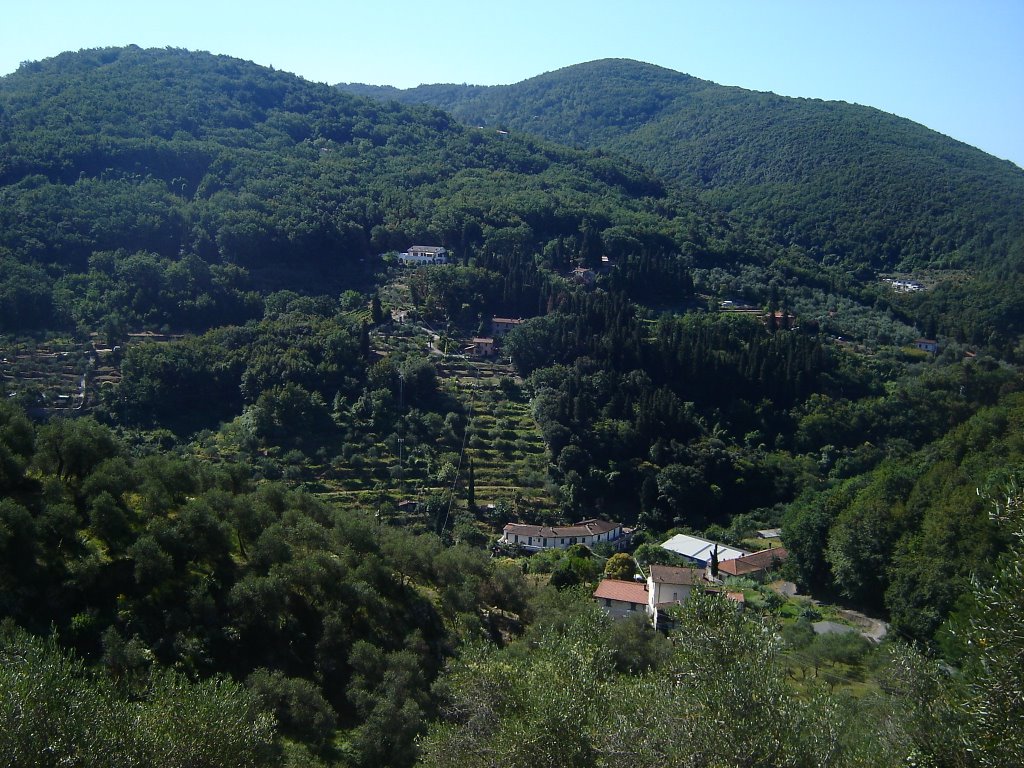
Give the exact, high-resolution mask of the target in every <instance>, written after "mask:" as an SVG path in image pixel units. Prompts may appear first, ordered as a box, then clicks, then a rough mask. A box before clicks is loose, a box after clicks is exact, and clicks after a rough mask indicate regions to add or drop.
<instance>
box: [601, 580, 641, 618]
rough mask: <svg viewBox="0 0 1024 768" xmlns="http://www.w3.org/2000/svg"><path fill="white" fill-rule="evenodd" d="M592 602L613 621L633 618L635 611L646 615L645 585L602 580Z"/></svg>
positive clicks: (636, 582)
mask: <svg viewBox="0 0 1024 768" xmlns="http://www.w3.org/2000/svg"><path fill="white" fill-rule="evenodd" d="M594 600H595V601H596V602H597V604H598V605H600V606H601V607H602V608H603V609H604V612H605V613H607V614H608V615H609V616H611V617H612V618H613V619H625V618H627V617H629V616H635V615H636V613H637V611H643V612H644V615H647V603H648V600H647V584H646V583H645V582H642V581H623V580H621V579H602V580H601V583H600V584H598V585H597V589H595V590H594Z"/></svg>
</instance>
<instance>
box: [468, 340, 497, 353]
mask: <svg viewBox="0 0 1024 768" xmlns="http://www.w3.org/2000/svg"><path fill="white" fill-rule="evenodd" d="M466 354H468V355H472V356H473V357H491V356H492V355H493V354H494V339H490V338H475V339H472V340H471V341H470V345H469V346H468V347H466Z"/></svg>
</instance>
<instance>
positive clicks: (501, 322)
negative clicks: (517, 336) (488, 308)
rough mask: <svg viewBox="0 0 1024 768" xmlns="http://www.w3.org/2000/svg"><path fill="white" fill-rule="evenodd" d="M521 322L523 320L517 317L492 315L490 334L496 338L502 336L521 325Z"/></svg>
mask: <svg viewBox="0 0 1024 768" xmlns="http://www.w3.org/2000/svg"><path fill="white" fill-rule="evenodd" d="M523 322H524V321H523V320H522V319H521V318H518V317H492V318H491V335H492V336H493V337H494V338H496V339H501V338H504V337H505V336H507V335H508V333H509V332H510V331H514V330H515V329H516V328H518V327H519V326H520V325H522V324H523Z"/></svg>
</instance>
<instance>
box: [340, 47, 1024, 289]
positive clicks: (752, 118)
mask: <svg viewBox="0 0 1024 768" xmlns="http://www.w3.org/2000/svg"><path fill="white" fill-rule="evenodd" d="M339 87H343V88H348V89H351V88H352V87H351V86H339ZM363 92H364V93H366V94H367V95H374V93H372V92H371V91H365V90H364V91H363ZM375 95H376V97H377V98H393V99H398V100H400V101H401V102H402V103H426V104H430V105H432V106H436V107H439V108H441V109H444V110H446V111H448V112H450V113H451V114H452V115H453V116H454V117H455V118H456V119H459V120H461V121H462V122H464V123H466V124H484V125H494V126H500V127H503V128H508V129H510V130H521V131H525V132H530V133H535V134H537V135H540V136H542V137H544V138H547V139H549V140H554V141H559V142H561V143H567V144H570V145H575V146H583V147H586V148H589V149H602V150H605V151H610V152H613V153H616V154H619V155H621V156H624V157H629V158H632V159H634V160H636V161H638V162H640V163H642V164H644V165H646V166H647V167H649V168H651V169H652V170H653V171H654V172H656V173H657V174H659V175H660V176H661V177H662V178H665V179H667V180H670V181H674V182H676V183H677V184H679V185H680V186H683V187H686V188H689V189H696V190H699V191H700V192H702V193H703V194H704V195H705V196H706V198H707V199H708V200H709V201H711V202H712V203H713V204H714V205H716V206H719V207H723V208H725V209H728V210H738V211H740V212H741V213H743V214H744V215H746V216H749V217H750V218H752V219H755V220H757V221H760V222H762V223H764V222H768V223H772V222H773V220H774V222H775V228H776V231H777V232H778V234H779V236H780V239H782V240H784V241H785V240H789V241H794V242H797V243H798V244H800V245H802V246H804V247H807V248H810V249H816V250H817V251H819V255H820V256H826V255H828V254H830V253H834V254H838V255H839V257H840V258H842V257H843V256H844V255H846V254H847V253H852V254H853V255H854V257H855V259H856V260H862V259H866V260H868V261H869V262H871V263H872V264H873V266H875V267H876V268H882V269H896V268H902V269H913V268H919V267H922V266H964V265H965V262H964V260H963V258H962V255H959V254H958V253H957V252H958V251H960V250H962V249H965V248H966V249H967V250H969V251H971V254H970V255H971V256H976V255H979V254H981V251H982V249H983V248H984V249H985V250H986V251H991V250H992V248H991V246H994V251H995V252H987V253H985V254H984V255H985V258H986V260H988V261H992V260H998V259H1000V258H1002V257H1004V256H1005V254H1006V251H1007V249H1008V248H1009V247H1010V243H1011V242H1012V241H1015V240H1020V239H1021V238H1024V223H1022V222H1020V221H1019V217H1016V216H1013V215H1012V214H1008V213H1007V212H1008V211H1013V210H1019V209H1020V208H1021V207H1024V170H1021V169H1019V168H1017V166H1015V165H1014V164H1013V163H1011V162H1010V161H1008V160H1000V159H998V158H995V157H992V156H991V155H987V154H985V153H984V152H982V151H981V150H979V149H976V148H974V147H970V146H969V145H967V144H965V143H963V142H960V141H958V140H956V139H953V138H950V137H948V136H945V135H943V134H940V133H938V132H936V131H932V130H931V129H928V128H927V127H925V126H921V125H920V124H918V123H914V122H913V121H910V120H908V119H906V118H902V117H898V116H896V115H892V114H890V113H886V112H883V111H881V110H878V109H875V108H873V107H865V106H861V105H856V104H848V103H846V102H837V101H824V100H820V99H806V98H793V97H785V96H779V95H776V94H773V93H770V92H759V91H749V90H746V89H743V88H739V87H736V86H721V85H717V84H715V83H711V82H709V81H705V80H700V79H698V78H695V77H693V76H691V75H686V74H683V73H677V72H673V71H672V70H668V69H665V68H663V67H658V66H656V65H651V64H644V63H642V62H635V61H632V60H628V59H602V60H598V61H595V62H588V63H584V64H578V65H573V66H570V67H565V68H562V69H559V70H554V71H552V72H548V73H544V74H542V75H538V76H536V77H534V78H529V79H527V80H524V81H522V82H520V83H517V84H513V85H506V86H456V85H434V86H419V87H417V88H413V89H407V90H404V91H398V92H397V93H396V92H395V91H380V90H378V91H376V94H375ZM937 180H938V181H937ZM943 181H944V182H945V184H942V183H941V182H943ZM943 187H945V189H943ZM929 188H930V191H929V194H927V195H924V194H922V191H923V190H925V189H929ZM965 200H966V201H969V202H965ZM989 203H994V205H991V207H988V209H987V210H984V211H982V212H981V215H977V216H972V215H971V211H970V206H971V205H974V206H978V205H984V206H988V205H989ZM823 205H827V206H829V207H830V209H831V211H830V215H826V216H820V215H818V214H819V213H820V211H819V210H818V209H819V208H821V206H823ZM908 206H909V209H910V210H909V211H907V213H910V214H911V216H909V217H908V216H907V215H906V213H902V214H899V213H898V212H897V211H896V210H895V209H896V208H898V207H908ZM940 209H941V210H940ZM947 209H948V210H951V211H955V215H954V216H952V217H946V216H944V215H943V214H944V213H945V211H946V210H947ZM865 218H870V219H872V220H873V221H874V222H877V224H878V227H877V229H878V230H879V231H878V232H877V233H875V235H873V236H871V237H864V236H861V235H860V234H859V233H856V232H853V231H851V230H852V228H854V227H856V226H857V225H858V224H859V223H860V222H862V221H863V220H864V219H865ZM908 218H909V220H910V221H909V224H908V221H907V220H908ZM787 219H788V220H790V221H789V222H787V221H785V220H787ZM971 219H974V221H971ZM992 219H997V220H998V221H992ZM778 220H783V224H782V225H781V226H779V225H778ZM850 222H855V223H854V224H851V223H850ZM923 230H929V232H930V233H934V234H933V237H932V240H933V241H934V242H931V241H930V242H925V237H926V236H927V235H926V233H925V232H924V231H923ZM1004 235H1005V236H1006V237H1004ZM907 243H910V245H909V246H908V245H907Z"/></svg>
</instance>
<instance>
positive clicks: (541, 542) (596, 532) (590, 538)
mask: <svg viewBox="0 0 1024 768" xmlns="http://www.w3.org/2000/svg"><path fill="white" fill-rule="evenodd" d="M627 541H628V536H627V535H626V534H625V533H624V531H623V528H622V523H613V522H611V521H608V520H597V519H590V520H580V521H579V522H578V523H573V524H572V525H557V526H549V525H525V524H523V523H509V524H508V525H506V526H505V528H504V530H503V531H502V534H501V538H500V539H499V540H498V542H499V543H501V544H508V545H512V546H519V547H521V548H523V549H525V550H526V551H527V552H539V551H540V550H542V549H568V548H569V547H571V546H572V545H573V544H583V545H584V546H587V547H593V546H594V545H595V544H611V545H612V546H614V547H615V548H616V549H621V548H622V547H623V546H625V544H626V543H627Z"/></svg>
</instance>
